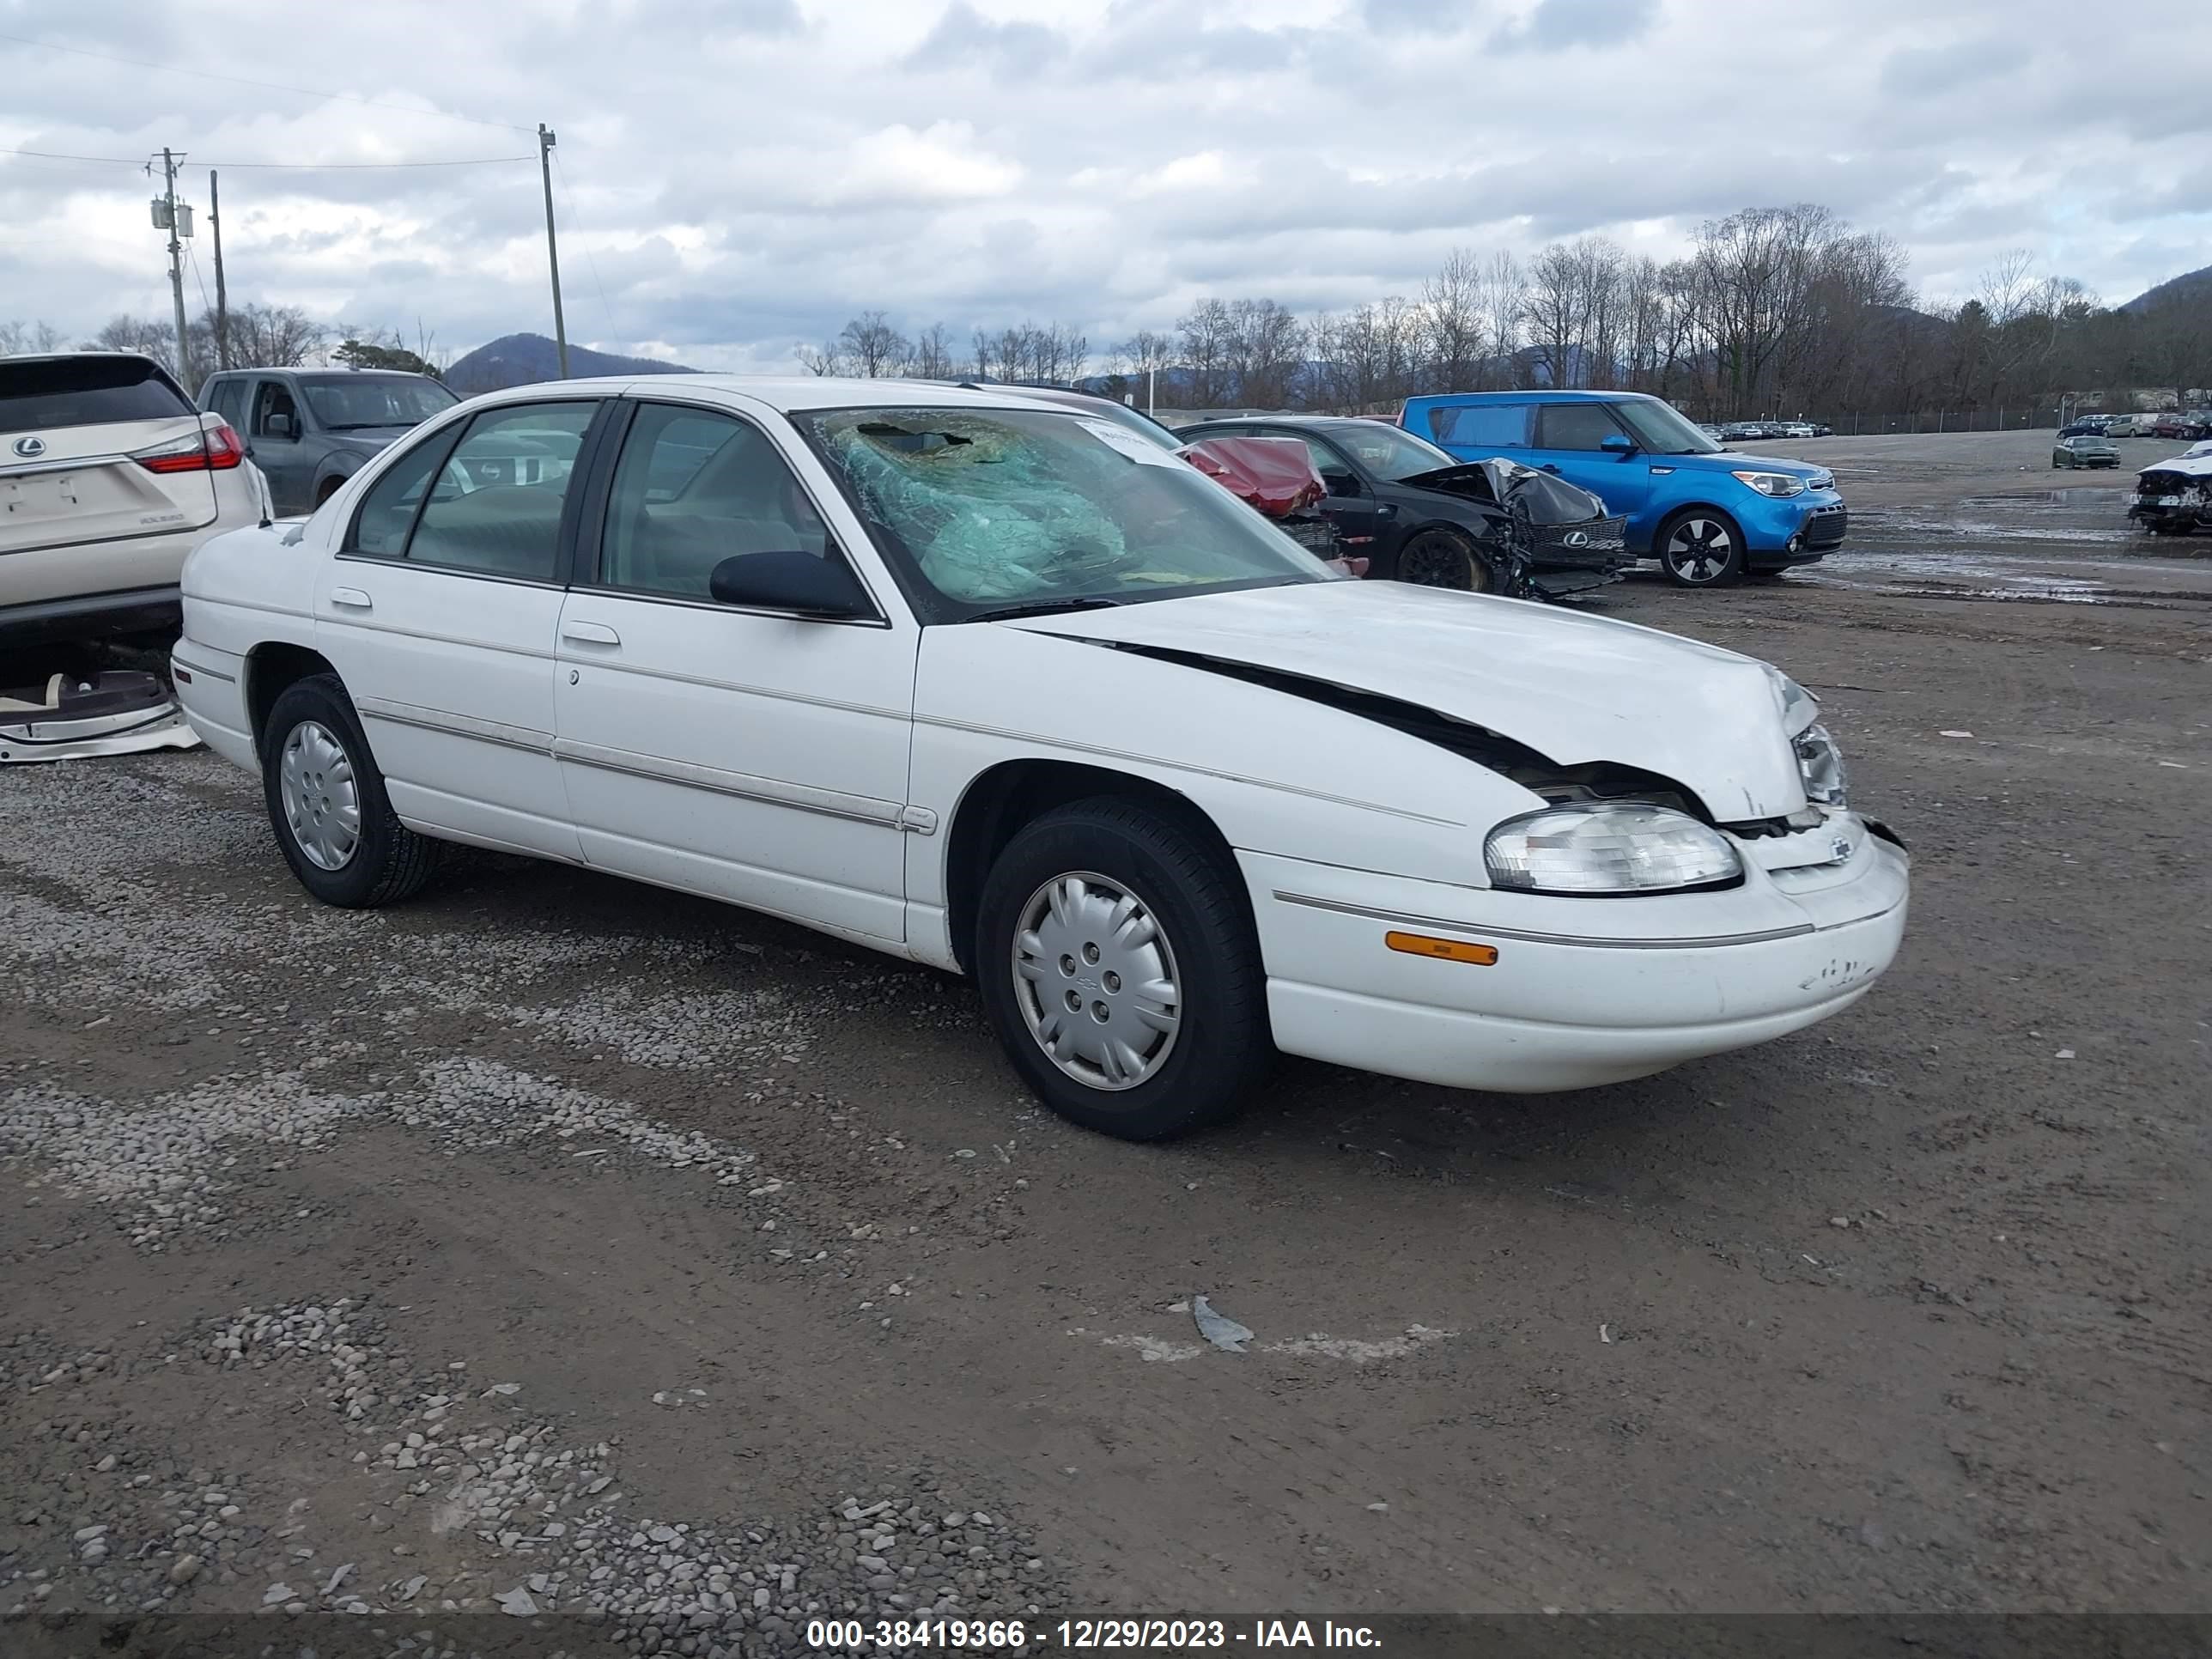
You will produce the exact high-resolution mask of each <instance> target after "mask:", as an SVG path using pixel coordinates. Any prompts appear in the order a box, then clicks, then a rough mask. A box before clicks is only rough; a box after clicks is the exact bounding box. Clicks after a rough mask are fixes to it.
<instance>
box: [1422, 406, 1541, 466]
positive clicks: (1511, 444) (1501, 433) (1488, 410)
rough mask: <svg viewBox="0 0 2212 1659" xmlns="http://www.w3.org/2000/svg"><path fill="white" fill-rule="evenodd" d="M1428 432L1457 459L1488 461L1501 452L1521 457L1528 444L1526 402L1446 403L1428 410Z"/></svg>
mask: <svg viewBox="0 0 2212 1659" xmlns="http://www.w3.org/2000/svg"><path fill="white" fill-rule="evenodd" d="M1428 424H1429V430H1428V432H1427V433H1426V434H1425V436H1426V437H1428V438H1429V439H1430V440H1431V441H1432V442H1433V443H1435V444H1436V445H1437V447H1438V448H1440V449H1442V450H1443V451H1445V452H1446V453H1448V454H1449V455H1450V456H1451V457H1452V458H1453V459H1455V460H1461V461H1486V460H1489V459H1491V458H1492V457H1493V456H1497V455H1505V456H1509V457H1510V458H1512V459H1516V460H1518V459H1522V457H1523V456H1524V454H1525V453H1526V451H1527V450H1528V404H1491V403H1482V404H1440V405H1437V406H1436V407H1433V408H1431V410H1429V411H1428Z"/></svg>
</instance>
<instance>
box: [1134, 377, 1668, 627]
mask: <svg viewBox="0 0 2212 1659" xmlns="http://www.w3.org/2000/svg"><path fill="white" fill-rule="evenodd" d="M1176 436H1177V437H1178V438H1180V439H1182V441H1184V442H1185V443H1196V442H1197V441H1199V440H1200V439H1202V438H1225V437H1245V438H1296V439H1298V440H1299V441H1302V442H1303V443H1304V445H1305V447H1306V450H1307V453H1309V454H1310V455H1311V456H1312V458H1313V464H1314V470H1315V471H1317V472H1319V473H1320V474H1321V476H1322V483H1325V484H1327V485H1328V500H1326V501H1323V502H1322V504H1321V510H1322V513H1325V514H1326V515H1327V516H1328V518H1329V519H1330V520H1333V521H1334V523H1335V525H1336V528H1337V534H1338V537H1339V538H1340V541H1341V543H1342V544H1343V547H1344V550H1345V552H1346V554H1347V555H1348V556H1352V557H1356V558H1365V559H1367V560H1368V561H1369V567H1368V572H1367V574H1368V576H1369V578H1370V580H1398V581H1406V582H1416V583H1419V584H1420V585H1421V586H1425V587H1454V588H1459V589H1461V590H1462V591H1465V592H1476V593H1501V594H1504V595H1506V596H1508V597H1511V598H1557V597H1559V595H1561V594H1565V593H1575V592H1582V591H1583V590H1584V589H1587V588H1592V587H1600V586H1604V585H1605V584H1606V583H1607V582H1612V581H1618V580H1620V577H1621V574H1622V573H1623V572H1624V571H1626V569H1627V568H1629V566H1630V565H1631V564H1632V563H1633V562H1634V560H1632V558H1631V557H1630V556H1629V554H1628V551H1627V547H1626V543H1625V541H1624V539H1623V537H1622V529H1623V521H1622V520H1620V518H1619V517H1618V516H1615V515H1610V514H1608V513H1607V512H1606V509H1605V504H1604V503H1603V502H1602V501H1599V500H1598V498H1597V497H1596V496H1595V495H1591V494H1589V492H1588V491H1587V490H1583V489H1577V488H1575V487H1574V486H1573V485H1572V484H1570V483H1566V482H1565V480H1564V479H1561V478H1558V477H1553V476H1552V475H1551V474H1549V473H1547V472H1541V471H1535V470H1534V469H1532V468H1529V467H1525V466H1520V465H1516V464H1515V463H1513V462H1511V461H1504V460H1497V461H1481V462H1476V463H1474V464H1473V465H1463V464H1462V463H1461V462H1459V461H1455V460H1454V459H1452V458H1451V457H1450V456H1449V455H1448V454H1446V453H1444V452H1443V450H1441V449H1438V448H1437V447H1436V446H1435V445H1434V444H1431V443H1429V442H1426V441H1424V440H1422V439H1420V438H1417V437H1415V436H1414V435H1413V434H1412V433H1410V432H1407V431H1405V430H1404V429H1402V428H1399V427H1395V426H1392V425H1390V424H1389V423H1388V422H1383V421H1368V420H1359V419H1355V418H1352V417H1348V416H1285V415H1265V416H1262V415H1240V416H1233V417H1224V418H1222V419H1219V420H1212V421H1200V422H1194V423H1193V424H1191V425H1189V426H1185V427H1182V428H1178V429H1177V430H1176Z"/></svg>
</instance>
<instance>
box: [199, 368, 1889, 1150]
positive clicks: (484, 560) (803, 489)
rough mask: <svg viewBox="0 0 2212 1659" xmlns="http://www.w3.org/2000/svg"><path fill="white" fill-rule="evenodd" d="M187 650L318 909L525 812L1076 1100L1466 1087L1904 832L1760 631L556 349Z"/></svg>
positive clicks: (1607, 1033)
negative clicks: (1680, 635)
mask: <svg viewBox="0 0 2212 1659" xmlns="http://www.w3.org/2000/svg"><path fill="white" fill-rule="evenodd" d="M184 595H185V598H184V612H185V622H184V637H183V639H182V641H180V642H179V644H178V646H177V648H176V654H175V670H176V680H177V686H178V692H179V697H180V698H181V700H182V701H183V702H184V705H185V709H186V710H187V712H188V714H189V715H190V717H191V723H192V725H193V726H194V727H195V728H196V729H197V731H198V732H199V734H200V735H201V737H203V738H204V739H205V740H206V741H207V743H208V744H210V746H211V747H212V748H214V749H216V750H218V751H219V752H221V753H222V754H224V755H226V756H228V757H230V758H231V759H233V760H234V761H236V762H237V763H239V764H240V766H243V767H246V768H248V769H252V770H253V771H255V772H257V773H258V774H259V775H260V776H261V779H262V781H263V786H264V791H265V793H266V796H267V799H268V805H269V815H270V821H271V823H273V825H274V827H275V831H276V842H277V845H278V847H279V848H281V849H282V850H283V854H284V857H285V858H286V860H289V863H290V865H291V866H292V868H293V870H294V872H295V873H296V874H297V875H298V877H299V879H300V881H301V884H302V885H304V886H305V887H306V888H307V890H308V891H309V892H311V893H313V895H314V896H316V897H317V898H319V899H321V900H323V901H324V902H326V903H331V904H339V905H375V904H386V903H390V902H394V901H396V900H398V899H401V898H404V897H405V896H407V895H409V894H410V893H412V892H413V891H415V890H416V887H417V886H418V885H419V884H421V883H422V880H423V878H425V876H426V875H427V874H428V872H430V870H431V868H432V866H433V864H434V862H435V856H434V855H435V850H436V848H437V847H438V845H439V844H440V843H441V842H467V843H470V844H472V845H476V846H480V847H489V848H500V849H502V850H505V851H508V852H521V853H528V854H536V855H538V856H540V857H544V858H550V859H558V860H563V861H565V862H568V863H571V864H577V865H583V866H589V867H591V868H593V869H599V870H606V871H610V872H615V873H617V874H619V875H623V876H629V877H634V878H637V879H639V880H641V881H648V882H653V883H657V884H660V885H662V886H665V887H672V888H677V889H680V890H684V891H685V892H690V893H696V894H700V895H702V896H708V897H712V898H717V899H724V900H728V901H730V902H733V903H737V904H741V905H744V906H747V907H749V908H753V909H757V910H762V911H765V912H768V913H769V914H771V915H778V916H783V917H787V918H788V919H790V920H792V921H798V922H802V923H805V924H806V925H807V926H809V927H816V928H819V929H821V930H822V931H823V932H824V933H832V934H835V935H836V936H837V937H839V938H841V939H849V940H852V941H854V942H855V943H858V944H861V945H870V946H872V947H874V948H876V949H878V950H881V951H889V952H890V953H892V954H894V955H897V956H903V957H911V958H913V959H915V960H916V961H921V962H926V963H934V964H936V965H938V966H939V967H943V968H948V969H955V970H957V971H961V972H964V973H967V974H969V975H972V976H973V977H974V978H975V981H977V983H978V985H979V987H980V988H981V994H982V997H983V1000H984V1004H985V1006H986V1008H987V1011H988V1012H989V1016H990V1018H991V1020H992V1023H993V1024H994V1026H995V1027H996V1029H997V1030H998V1033H999V1035H1000V1038H1001V1039H1002V1041H1003V1042H1004V1043H1005V1045H1006V1052H1007V1054H1009V1055H1010V1056H1011V1057H1012V1060H1013V1063H1014V1065H1015V1066H1016V1067H1017V1069H1018V1070H1019V1071H1020V1072H1021V1073H1022V1074H1023V1076H1024V1078H1025V1079H1027V1081H1028V1082H1029V1083H1030V1085H1031V1086H1032V1087H1034V1088H1035V1089H1036V1091H1037V1092H1038V1093H1039V1094H1040V1095H1042V1097H1044V1099H1045V1100H1046V1101H1048V1103H1050V1104H1051V1105H1052V1106H1054V1108H1055V1109H1058V1110H1060V1112H1062V1113H1064V1114H1066V1115H1067V1116H1068V1117H1070V1118H1073V1119H1074V1120H1075V1121H1078V1122H1080V1123H1084V1124H1087V1125H1089V1126H1091V1127H1094V1128H1097V1129H1101V1130H1103V1131H1106V1132H1107V1133H1112V1134H1117V1135H1123V1136H1127V1137H1131V1138H1133V1139H1156V1138H1160V1137H1164V1136H1168V1135H1173V1134H1176V1133H1181V1132H1183V1131H1185V1130H1188V1129H1191V1128H1193V1127H1196V1126H1198V1125H1200V1124H1203V1123H1206V1122H1209V1121H1215V1120H1218V1119H1219V1118H1220V1117H1222V1116H1223V1115H1225V1114H1226V1113H1227V1112H1228V1111H1229V1110H1230V1109H1231V1108H1232V1107H1234V1106H1235V1104H1236V1103H1237V1101H1238V1100H1239V1098H1240V1097H1242V1096H1243V1094H1244V1092H1245V1091H1246V1090H1247V1089H1248V1088H1249V1085H1251V1084H1252V1083H1253V1082H1254V1080H1255V1078H1256V1077H1257V1076H1258V1075H1259V1074H1260V1073H1261V1071H1262V1069H1263V1068H1264V1067H1265V1066H1266V1065H1267V1062H1268V1060H1269V1058H1270V1055H1271V1053H1272V1052H1273V1050H1277V1049H1280V1050H1284V1051H1286V1052H1288V1053H1291V1054H1304V1055H1310V1056H1312V1057H1314V1058H1316V1059H1320V1060H1333V1061H1335V1062H1337V1063H1339V1064H1341V1065H1346V1066H1361V1067H1364V1068H1367V1069H1370V1070H1372V1071H1377V1072H1383V1073H1391V1074H1393V1075H1395V1076H1399V1077H1406V1078H1414V1079H1423V1080H1425V1081H1429V1082H1432V1083H1441V1084H1448V1085H1455V1086H1459V1087H1463V1088H1472V1089H1492V1090H1507V1091H1546V1090H1556V1089H1571V1088H1580V1087H1583V1086H1586V1085H1594V1084H1604V1083H1612V1082H1616V1081H1619V1080H1620V1079H1627V1078H1633V1077H1638V1076H1642V1075H1644V1074H1645V1073H1651V1072H1656V1071H1659V1070H1661V1069H1662V1068H1663V1067H1666V1066H1673V1065H1675V1064H1677V1063H1679V1062H1680V1061H1682V1060H1690V1059H1693V1058H1695V1057H1697V1056H1699V1055H1703V1054H1717V1053H1720V1052H1723V1051H1724V1050H1727V1049H1732V1048H1742V1047H1745V1046H1747V1045H1748V1044H1751V1043H1756V1042H1764V1041H1765V1040H1766V1039H1768V1038H1770V1037H1775V1036H1781V1035H1783V1034H1784V1033H1785V1032H1789V1031H1793V1030H1798V1029H1799V1028H1801V1027H1803V1026H1807V1025H1810V1024H1813V1023H1814V1021H1816V1020H1819V1019H1822V1018H1826V1016H1828V1015H1830V1014H1832V1013H1834V1012H1837V1011H1838V1010H1839V1009H1841V1008H1844V1007H1846V1006H1849V1005H1850V1003H1851V1002H1853V1001H1854V1000H1857V998H1859V997H1860V996H1862V995H1863V994H1865V992H1866V990H1867V988H1868V987H1869V986H1870V985H1872V984H1873V982H1874V981H1875V978H1876V977H1877V976H1878V975H1880V974H1881V972H1882V970H1883V969H1885V968H1886V967H1887V966H1888V964H1889V962H1890V960H1891V958H1892V957H1893V956H1894V954H1895V953H1896V951H1897V948H1898V942H1899V937H1900V935H1901V933H1903V930H1904V926H1905V896H1906V860H1905V854H1904V851H1903V849H1902V848H1901V846H1900V845H1899V842H1897V839H1896V838H1895V837H1894V836H1892V835H1891V834H1890V833H1889V832H1888V831H1887V829H1883V828H1882V827H1881V825H1879V824H1877V823H1871V822H1869V820H1867V819H1865V818H1863V817H1859V816H1858V815H1857V814H1856V813H1854V812H1852V811H1850V810H1849V809H1848V808H1847V807H1846V805H1845V804H1844V772H1843V766H1842V763H1841V760H1840V758H1839V757H1838V754H1837V751H1836V748H1835V745H1834V744H1833V743H1832V741H1831V740H1830V738H1829V736H1828V734H1827V732H1826V731H1825V730H1824V729H1823V728H1822V726H1820V724H1819V722H1818V713H1819V711H1818V709H1817V708H1816V706H1815V704H1814V700H1813V698H1812V697H1811V696H1808V694H1807V693H1806V692H1804V691H1803V690H1801V689H1800V688H1799V687H1797V686H1796V684H1793V683H1792V682H1790V680H1789V679H1787V678H1784V676H1783V675H1782V674H1781V673H1779V672H1778V671H1776V670H1774V669H1772V668H1771V667H1769V666H1767V665H1765V664H1763V663H1760V662H1757V661H1753V660H1752V659H1748V658H1746V657H1741V656H1737V655H1735V654H1734V653H1729V652H1726V651H1722V650H1717V649H1715V648H1713V647H1710V646H1705V645H1699V644H1694V643H1692V642H1690V641H1684V640H1680V639H1676V638H1674V637H1672V636H1670V635H1664V634H1660V633H1656V632H1653V631H1650V630H1648V629H1642V628H1637V627H1632V626H1630V625H1628V624H1626V623H1616V622H1612V621H1607V620H1604V619H1601V618H1595V617H1585V616H1578V615H1574V614H1571V613H1567V612H1565V611H1559V610H1553V609H1548V608H1546V607H1543V606H1541V605H1530V604H1527V603H1523V602H1522V601H1518V600H1512V599H1492V598H1487V597H1483V596H1480V595H1474V594H1467V593H1459V592H1446V591H1443V590H1438V589H1431V588H1424V587H1414V586H1400V585H1396V584H1391V583H1379V582H1363V581H1356V580H1347V579H1344V578H1341V577H1339V576H1338V575H1336V574H1334V573H1333V572H1332V571H1330V570H1329V569H1328V568H1326V567H1325V566H1323V565H1322V564H1321V563H1319V562H1317V561H1316V560H1315V559H1314V558H1313V557H1312V556H1310V555H1309V554H1308V553H1306V552H1305V551H1304V550H1302V549H1301V548H1299V547H1298V546H1297V545H1296V544H1293V543H1292V542H1291V541H1290V540H1289V539H1287V538H1285V537H1284V536H1283V535H1282V534H1281V533H1280V532H1278V531H1276V530H1275V529H1274V528H1273V527H1272V526H1270V525H1269V524H1268V522H1267V520H1264V519H1262V518H1261V516H1260V515H1259V514H1258V513H1255V512H1254V511H1253V510H1252V509H1251V508H1249V507H1247V506H1245V505H1244V504H1243V503H1242V502H1240V501H1237V500H1235V499H1234V498H1233V497H1231V495H1228V494H1227V493H1226V492H1225V491H1224V490H1222V489H1220V488H1219V487H1218V486H1217V485H1215V484H1214V483H1212V482H1210V481H1209V480H1208V479H1206V477H1203V476H1202V475H1200V473H1199V472H1197V471H1194V469H1192V468H1191V467H1189V466H1188V465H1184V464H1183V463H1182V461H1181V460H1180V459H1177V458H1176V456H1175V455H1174V454H1173V453H1170V452H1169V451H1167V450H1165V449H1162V448H1159V447H1156V446H1155V445H1153V444H1151V443H1148V442H1146V441H1144V440H1142V439H1140V438H1138V437H1135V436H1133V435H1131V434H1129V433H1127V432H1126V431H1125V430H1124V429H1123V428H1121V427H1120V426H1118V425H1115V423H1113V422H1106V421H1101V420H1098V419H1097V418H1095V417H1091V416H1085V415H1083V414H1081V413H1080V412H1075V411H1070V410H1065V409H1061V408H1057V407H1052V406H1048V405H1044V404H1025V403H1024V401H1023V400H1022V399H1021V398H1020V396H1019V394H1018V392H1007V391H996V390H990V389H983V390H973V389H961V388H951V387H942V386H923V385H903V384H900V383H897V382H885V381H872V382H852V381H840V380H815V379H808V380H744V379H732V378H725V377H721V376H715V375H698V376H687V377H684V378H683V379H681V380H678V379H674V378H668V379H660V378H655V379H652V380H643V381H635V380H599V381H581V382H579V381H571V382H564V383H561V384H556V385H551V386H532V387H527V388H524V389H520V390H516V391H511V392H498V393H495V394H493V395H491V396H489V397H484V398H477V399H475V400H474V401H472V402H470V403H467V404H461V405H460V406H459V407H457V408H455V409H454V410H452V411H451V412H450V413H448V414H447V415H445V416H441V417H440V418H439V419H437V420H436V421H435V422H431V423H430V424H428V425H427V426H425V427H423V428H420V429H418V430H417V431H416V433H414V434H412V435H410V437H409V438H408V439H407V440H405V441H402V442H401V443H399V444H397V445H395V446H393V447H392V448H391V449H390V450H389V451H387V452H386V453H385V454H383V455H382V456H380V457H379V458H378V459H376V460H375V461H374V462H373V463H371V464H370V465H368V466H366V467H364V468H363V469H362V471H361V472H360V473H359V474H358V475H357V476H356V477H355V478H353V479H352V480H351V481H350V482H349V483H348V484H347V485H346V486H345V487H344V488H343V489H341V490H340V491H339V492H338V494H337V495H336V496H335V497H333V498H332V499H331V501H329V502H328V503H327V504H326V505H325V506H324V507H322V508H321V509H320V510H319V512H317V513H315V515H314V516H313V518H312V519H309V520H307V521H306V522H305V524H304V525H292V526H281V525H280V526H272V527H270V528H265V529H246V530H240V531H238V532H234V533H231V534H228V535H226V536H222V537H220V538H217V539H216V540H214V541H212V542H210V543H209V544H207V545H205V546H204V547H203V548H201V549H200V550H199V551H198V552H197V553H196V554H195V555H194V556H192V559H191V562H190V564H189V565H188V566H187V568H186V569H185V579H184Z"/></svg>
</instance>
